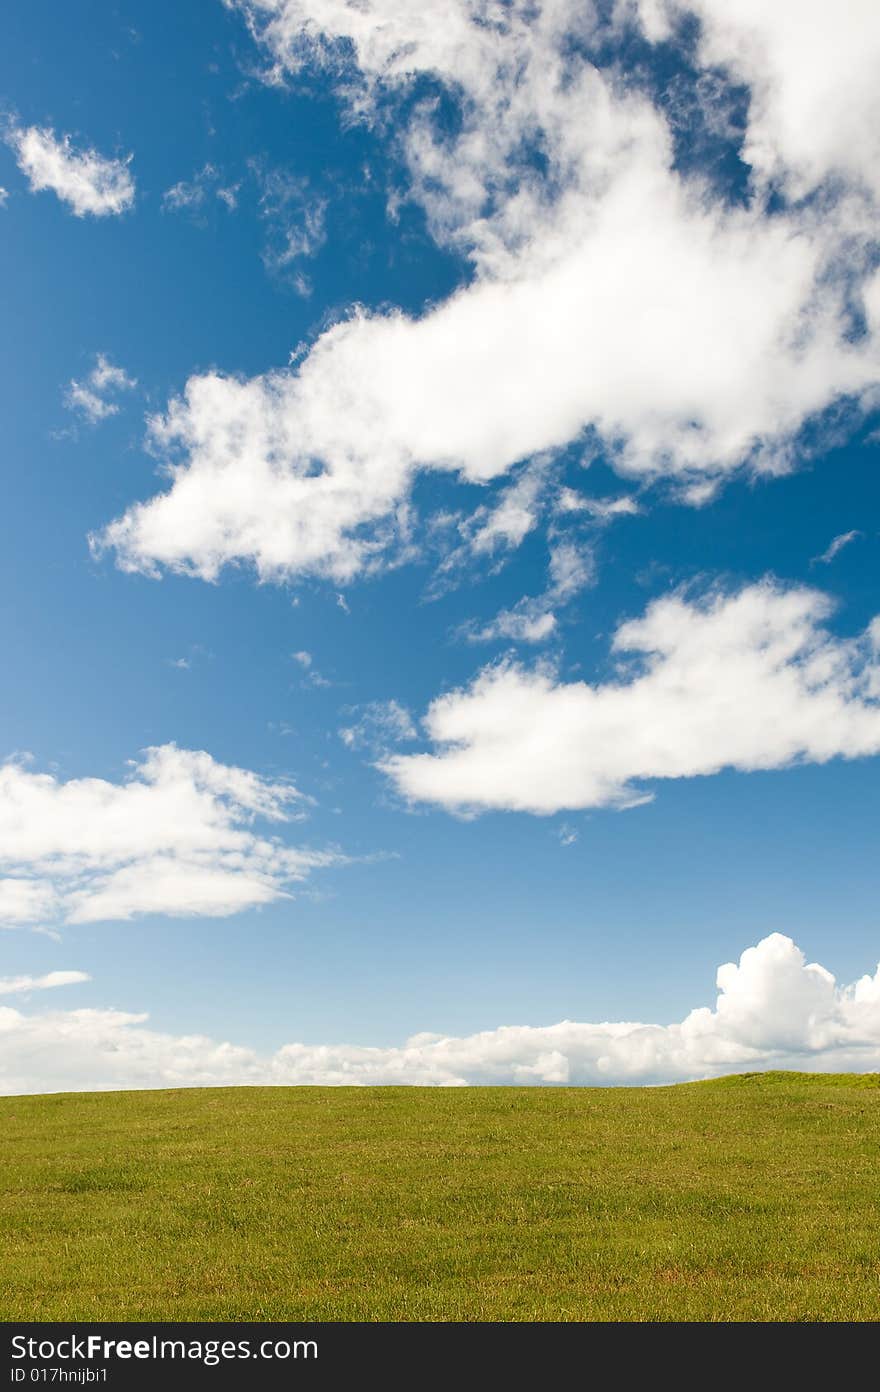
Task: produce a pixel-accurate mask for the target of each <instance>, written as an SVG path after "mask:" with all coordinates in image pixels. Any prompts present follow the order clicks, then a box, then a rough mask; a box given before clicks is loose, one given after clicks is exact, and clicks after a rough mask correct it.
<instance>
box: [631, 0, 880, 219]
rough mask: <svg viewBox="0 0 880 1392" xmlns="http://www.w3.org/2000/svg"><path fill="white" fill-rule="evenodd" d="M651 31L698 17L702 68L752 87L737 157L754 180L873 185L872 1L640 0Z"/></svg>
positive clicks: (878, 133)
mask: <svg viewBox="0 0 880 1392" xmlns="http://www.w3.org/2000/svg"><path fill="white" fill-rule="evenodd" d="M639 8H640V10H641V13H642V17H643V20H644V23H645V27H646V30H647V32H648V33H649V35H650V36H651V37H653V38H655V39H657V38H664V37H668V36H669V32H670V29H669V21H670V18H672V17H674V16H675V15H676V14H680V13H682V12H690V13H691V14H694V15H696V16H697V17H698V19H699V20H700V21H701V26H702V27H701V39H700V44H699V56H700V60H701V62H702V64H703V66H704V67H707V68H711V67H720V68H726V69H727V70H729V72H730V73H731V74H732V75H733V77H734V78H735V79H736V80H737V81H739V82H742V83H745V84H746V85H747V86H748V88H749V90H750V102H749V114H748V129H747V134H746V140H745V145H744V148H743V158H744V159H745V160H746V161H747V163H748V164H749V165H751V167H752V170H753V173H754V176H755V177H756V178H758V179H760V180H761V181H768V182H769V181H771V180H776V181H780V182H781V183H782V184H783V185H784V187H785V188H786V191H787V192H788V193H789V194H790V195H791V196H792V197H796V198H797V197H803V196H804V195H805V194H807V193H808V192H809V191H810V190H811V189H814V188H815V187H816V186H817V185H818V184H820V183H822V182H823V181H824V180H827V179H828V178H829V177H831V176H836V177H838V178H840V177H843V178H849V179H851V180H854V181H858V182H864V184H865V185H867V187H869V188H870V189H872V190H873V192H874V193H880V85H878V82H877V69H878V65H880V10H878V8H877V6H876V4H874V0H847V4H846V5H845V6H841V7H839V8H838V9H835V8H833V7H831V6H829V5H828V4H826V3H825V0H774V3H773V4H766V3H764V0H639Z"/></svg>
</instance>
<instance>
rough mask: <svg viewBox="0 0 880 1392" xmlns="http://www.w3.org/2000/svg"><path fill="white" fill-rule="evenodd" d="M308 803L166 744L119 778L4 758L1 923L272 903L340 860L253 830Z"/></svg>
mask: <svg viewBox="0 0 880 1392" xmlns="http://www.w3.org/2000/svg"><path fill="white" fill-rule="evenodd" d="M307 801H308V800H307V799H305V798H304V797H303V796H302V794H300V793H299V792H298V791H297V789H296V788H295V787H294V786H293V785H292V784H291V783H287V782H280V781H275V782H271V781H269V780H268V779H265V778H261V777H260V776H259V775H258V774H255V773H252V772H250V771H249V770H247V769H241V768H235V767H232V766H229V765H226V764H221V763H218V762H217V761H216V760H214V759H212V758H211V756H210V755H209V754H206V753H204V752H203V751H195V750H187V749H178V748H177V747H176V746H175V745H173V744H167V745H161V746H159V747H157V748H153V749H148V750H147V751H145V753H144V755H143V756H142V757H141V759H140V760H139V761H138V762H135V763H133V764H132V765H131V768H130V771H129V775H128V777H127V779H126V780H125V781H124V782H121V783H112V782H109V781H107V780H105V779H101V778H78V779H70V780H68V781H66V782H64V781H61V780H59V779H57V778H55V777H53V776H51V775H50V774H41V773H35V772H32V771H31V770H30V769H29V768H27V767H25V766H23V765H22V764H20V763H7V764H5V765H3V766H2V767H0V876H2V875H5V878H0V926H2V925H4V924H5V925H7V926H26V925H28V924H34V923H41V924H46V923H49V924H52V925H58V924H62V923H93V922H97V921H104V920H108V919H129V918H132V917H135V916H136V915H141V914H168V915H175V916H187V915H189V916H201V917H205V916H207V917H220V916H225V915H228V914H232V913H237V912H239V911H240V910H242V909H246V908H253V907H256V906H258V905H260V904H269V903H272V902H273V901H274V900H277V899H279V898H282V897H285V896H286V895H287V894H288V893H289V891H290V887H291V885H293V884H294V883H296V882H298V881H302V880H304V879H306V878H307V876H308V875H309V874H310V873H311V872H312V871H313V870H315V869H317V868H319V867H322V866H330V865H334V864H339V863H342V862H343V860H344V857H342V856H341V855H340V854H339V853H337V852H335V851H315V850H312V849H310V848H307V847H295V846H291V845H288V844H286V843H285V842H283V841H282V840H281V839H280V838H279V837H278V836H277V835H269V834H266V833H264V832H259V831H256V830H254V829H253V823H254V822H255V821H258V820H262V821H264V822H267V823H270V824H271V823H274V824H276V825H283V824H286V823H289V822H291V821H292V820H296V819H297V818H298V817H300V816H301V815H302V809H303V807H304V806H305V805H306V803H307Z"/></svg>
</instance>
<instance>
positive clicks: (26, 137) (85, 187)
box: [6, 125, 135, 217]
mask: <svg viewBox="0 0 880 1392" xmlns="http://www.w3.org/2000/svg"><path fill="white" fill-rule="evenodd" d="M6 141H7V143H8V144H9V145H10V146H11V148H12V150H13V151H14V153H15V157H16V160H17V162H18V167H19V169H20V170H21V171H22V173H23V174H24V175H25V177H26V178H27V180H28V182H29V184H30V186H31V192H32V193H42V192H43V191H44V190H46V189H49V190H51V191H52V192H53V193H55V194H57V196H58V197H59V198H60V199H61V201H62V203H66V204H67V205H68V207H69V208H70V209H71V211H72V212H73V213H74V214H75V215H76V217H113V216H116V215H118V214H119V213H124V212H126V211H127V210H128V209H129V208H131V207H132V206H133V204H134V197H135V184H134V179H133V178H132V174H131V170H130V169H129V160H128V159H108V158H106V157H105V156H104V155H101V154H99V153H98V151H97V150H94V149H91V148H90V147H85V148H83V149H77V148H76V147H75V146H74V145H73V143H72V141H71V138H70V136H69V135H63V136H61V137H60V138H59V137H58V136H56V135H55V132H54V131H53V130H50V129H49V128H47V127H40V126H26V127H22V126H18V125H12V126H10V128H9V129H8V130H7V132H6Z"/></svg>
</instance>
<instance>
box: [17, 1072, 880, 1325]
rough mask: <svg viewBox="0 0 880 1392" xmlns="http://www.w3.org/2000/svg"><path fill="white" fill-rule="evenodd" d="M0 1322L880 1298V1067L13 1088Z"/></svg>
mask: <svg viewBox="0 0 880 1392" xmlns="http://www.w3.org/2000/svg"><path fill="white" fill-rule="evenodd" d="M0 1136H2V1147H0V1152H2V1165H0V1224H2V1227H0V1265H2V1279H0V1317H2V1318H3V1319H4V1320H14V1319H36V1320H49V1319H55V1320H86V1319H108V1320H110V1319H112V1320H129V1319H130V1320H135V1319H140V1320H159V1319H180V1320H191V1319H213V1320H262V1319H266V1320H272V1319H293V1320H310V1319H325V1320H360V1321H363V1320H592V1319H599V1320H668V1319H710V1320H742V1319H760V1320H875V1319H877V1318H878V1317H880V1075H877V1074H873V1075H870V1076H852V1075H848V1076H828V1075H824V1076H809V1075H805V1074H793V1073H789V1074H781V1073H777V1074H763V1075H751V1076H749V1075H745V1076H742V1077H733V1078H726V1079H723V1080H721V1081H719V1082H712V1083H695V1084H689V1085H686V1086H679V1087H670V1088H651V1089H648V1088H628V1089H612V1088H609V1089H598V1088H596V1089H580V1088H578V1089H575V1088H563V1089H555V1088H474V1089H451V1090H445V1089H437V1090H432V1089H424V1088H365V1089H357V1088H344V1089H336V1088H236V1089H213V1088H212V1089H199V1090H181V1091H174V1092H127V1093H88V1094H65V1095H55V1096H48V1097H14V1098H3V1099H0Z"/></svg>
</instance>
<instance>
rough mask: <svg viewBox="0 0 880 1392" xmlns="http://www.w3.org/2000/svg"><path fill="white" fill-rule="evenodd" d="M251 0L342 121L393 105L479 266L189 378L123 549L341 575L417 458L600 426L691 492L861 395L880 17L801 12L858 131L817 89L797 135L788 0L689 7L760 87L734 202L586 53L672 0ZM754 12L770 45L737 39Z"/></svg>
mask: <svg viewBox="0 0 880 1392" xmlns="http://www.w3.org/2000/svg"><path fill="white" fill-rule="evenodd" d="M237 8H239V9H242V10H243V11H244V12H245V13H246V15H247V17H248V19H249V22H250V24H251V27H252V30H253V32H254V34H255V35H256V37H257V39H258V40H259V42H260V44H261V45H262V47H263V50H264V52H266V53H267V54H268V55H269V57H270V60H271V65H272V71H273V75H275V76H278V75H279V74H281V75H283V74H285V73H289V72H293V71H296V70H297V69H298V68H299V67H301V66H302V65H303V64H304V63H306V62H309V63H320V64H323V65H324V66H325V67H326V69H327V70H328V71H329V72H330V73H331V74H332V75H334V76H335V77H337V78H338V81H339V88H340V92H341V93H342V95H343V97H344V99H345V100H347V101H349V102H350V103H351V104H352V105H353V108H354V111H355V113H356V114H357V115H358V116H360V117H362V118H364V119H370V118H371V117H372V116H373V115H375V114H377V113H382V112H384V111H385V110H386V109H387V108H388V107H389V105H390V106H391V108H392V109H394V110H395V111H396V112H397V114H398V116H399V117H400V119H399V120H398V121H397V122H396V123H395V128H396V129H398V130H401V131H402V132H403V134H402V135H401V137H400V139H401V141H402V147H401V154H402V159H403V165H404V169H405V175H404V177H405V179H406V183H407V191H408V194H409V196H411V197H412V198H414V199H416V200H418V201H420V202H421V204H422V206H423V208H424V210H425V212H426V214H427V217H428V225H429V227H430V229H431V231H432V232H433V235H434V236H435V237H436V238H437V239H438V240H439V241H442V242H444V243H447V244H449V245H451V246H452V247H453V248H455V249H456V250H457V251H458V252H460V254H461V255H462V256H463V257H464V258H466V259H467V260H469V261H470V264H471V278H470V281H469V283H468V284H467V285H466V286H465V287H463V288H462V289H461V290H459V291H458V292H457V293H456V294H454V295H452V296H451V297H450V298H449V299H448V300H447V301H446V302H444V303H442V304H440V305H439V306H436V307H432V308H430V309H428V310H427V311H426V312H425V313H423V314H421V315H415V316H414V315H407V314H404V313H400V312H393V311H391V312H382V313H366V312H357V313H353V314H352V315H351V316H350V317H349V318H348V319H347V320H345V321H344V322H342V323H338V324H336V325H335V326H333V327H332V328H330V329H328V330H327V331H326V332H325V333H324V334H322V335H321V336H320V337H319V339H318V340H317V342H316V343H315V345H314V346H313V348H312V349H311V351H310V352H309V353H308V354H307V355H306V357H305V359H304V360H303V361H302V362H300V363H299V364H298V365H296V366H295V367H293V368H291V369H289V370H285V371H272V372H269V373H267V374H265V375H262V376H259V377H256V378H253V379H251V380H247V381H243V380H239V379H236V378H231V377H228V376H224V375H223V374H222V373H212V374H209V375H201V376H196V377H193V378H192V379H191V380H190V381H189V382H188V383H187V385H186V388H185V391H184V393H183V395H182V396H181V397H180V398H179V399H176V400H174V401H172V403H171V404H170V406H169V409H168V411H167V413H166V414H165V415H164V416H162V417H160V418H158V419H156V420H155V421H154V423H153V430H152V433H153V443H154V444H156V445H158V446H159V447H160V448H165V449H167V451H168V454H169V464H170V468H171V486H170V488H168V489H167V490H165V491H164V492H160V493H158V494H157V495H156V496H155V497H153V498H151V499H148V500H146V501H145V502H142V503H139V504H135V505H133V506H132V507H131V508H129V510H128V511H127V512H126V513H125V514H124V515H123V516H122V517H121V518H119V519H117V520H116V521H115V522H113V523H112V524H111V525H110V526H109V527H108V528H107V529H106V530H105V531H104V533H103V534H102V536H101V537H100V538H98V543H99V544H103V545H106V546H109V547H111V548H113V549H114V550H115V552H116V554H117V556H118V559H119V562H120V564H121V565H122V566H123V567H125V568H127V569H134V570H141V571H146V572H148V573H155V572H156V571H157V570H159V569H160V568H161V567H168V568H170V569H173V570H178V571H184V572H188V573H192V574H196V575H200V576H203V577H205V578H213V577H214V576H215V575H216V574H217V572H218V570H219V569H220V568H221V567H222V566H224V565H226V564H229V563H244V564H249V565H252V566H254V567H255V568H256V570H257V572H258V574H259V575H260V577H261V578H264V579H267V578H268V579H271V578H280V577H289V576H292V575H296V574H297V573H301V572H308V571H311V572H315V573H323V574H328V575H331V576H334V577H336V578H337V579H342V580H344V579H348V578H349V577H350V576H352V575H353V574H355V573H356V572H357V571H359V570H361V569H363V568H364V567H365V566H368V565H370V564H375V563H376V560H377V557H379V556H381V555H382V553H383V551H384V550H385V548H387V547H388V545H389V544H390V543H391V542H393V540H394V538H395V537H396V536H398V535H399V532H400V527H401V512H402V510H403V509H405V503H406V499H407V497H408V495H409V491H410V488H411V485H412V482H413V478H414V475H415V473H416V472H417V471H418V470H446V471H452V472H453V473H455V474H456V475H457V476H459V477H460V478H462V479H464V480H468V481H471V482H478V483H484V484H485V483H491V482H492V481H493V480H497V479H500V478H502V477H503V476H504V475H505V474H506V473H507V472H508V471H509V470H511V469H512V468H513V467H514V466H515V465H517V464H518V463H520V462H521V461H523V460H526V459H529V458H531V457H533V456H535V455H536V454H540V453H541V452H552V451H556V450H558V449H560V448H561V447H563V446H566V445H568V444H570V443H571V442H572V441H575V440H577V438H578V437H579V436H580V435H581V434H582V432H584V431H585V430H587V429H589V430H591V431H592V432H594V434H595V435H596V436H597V437H598V439H599V441H600V443H601V446H602V448H603V449H604V450H605V452H606V453H607V454H608V455H609V457H610V458H611V459H612V461H613V462H614V464H615V466H616V467H617V468H618V470H619V471H620V472H621V473H622V474H625V475H628V476H633V477H639V478H642V479H647V480H651V479H656V478H671V479H672V480H674V481H675V484H676V486H677V487H678V488H679V489H680V490H681V491H682V492H683V494H684V495H685V496H688V497H689V498H690V499H691V501H694V502H699V501H703V500H705V498H706V497H707V496H709V495H710V494H711V491H712V488H713V487H714V486H716V485H717V483H718V481H720V480H723V479H724V478H725V477H726V476H728V475H730V474H731V472H733V471H736V470H739V469H742V468H744V467H745V468H749V469H751V470H752V471H757V472H761V471H764V472H768V471H769V472H774V471H780V470H785V469H788V468H791V467H792V466H793V464H794V462H795V456H794V453H793V442H794V441H795V440H796V439H797V438H798V435H799V432H800V431H801V430H802V428H803V426H804V424H805V423H807V422H811V421H815V420H816V419H817V418H820V417H821V415H822V413H823V412H824V411H825V410H826V408H828V407H829V406H830V405H831V404H832V403H834V402H836V401H838V400H840V399H841V398H847V399H849V400H851V401H854V402H860V401H861V402H865V401H867V400H868V399H869V397H868V394H869V393H870V391H871V389H872V387H873V386H875V385H876V383H877V381H878V379H880V278H878V276H877V274H876V272H874V271H873V270H872V261H871V255H870V248H871V245H872V239H873V238H874V236H875V227H876V220H875V219H874V217H873V203H872V197H873V190H872V188H871V187H870V186H869V184H868V183H867V182H866V179H865V178H864V177H862V173H860V170H861V168H862V162H863V156H862V154H857V153H855V152H858V151H865V150H868V149H872V148H873V144H872V142H873V143H876V138H877V137H876V130H877V122H876V119H875V115H876V95H875V92H874V84H873V83H870V82H864V83H863V82H861V81H860V80H859V81H856V82H855V83H853V82H852V81H851V69H852V64H851V59H852V52H853V50H855V49H860V50H862V52H861V53H860V58H859V66H858V72H859V73H862V72H866V71H869V70H870V67H869V65H871V66H873V63H874V60H873V57H869V55H872V54H873V53H874V50H875V47H876V45H875V30H876V29H877V28H878V23H877V20H876V16H875V17H874V18H872V19H871V21H870V23H866V25H865V33H864V35H863V34H862V26H861V24H860V21H859V13H860V10H861V7H860V6H857V7H856V10H857V11H859V13H852V12H851V11H850V10H847V11H846V12H838V11H834V12H832V10H830V9H829V8H828V7H827V6H820V5H819V4H818V0H816V3H811V4H809V5H807V6H806V8H807V10H808V11H809V23H808V26H807V28H808V31H809V51H810V54H812V55H815V54H816V53H818V52H820V51H821V54H822V63H823V65H824V69H825V70H826V71H824V72H823V85H822V89H821V90H822V92H827V91H829V90H830V89H831V88H833V91H834V93H836V94H837V95H836V97H835V100H837V99H838V98H839V99H840V101H843V100H844V96H843V94H845V102H846V127H845V129H846V131H847V132H848V136H847V138H846V139H843V138H840V139H838V138H837V137H836V136H835V137H833V138H831V137H828V136H827V134H826V132H827V129H828V127H829V125H831V124H833V123H831V122H829V120H828V119H827V112H826V111H825V109H824V107H823V104H822V103H823V100H824V98H823V97H822V95H821V93H820V94H819V95H818V96H816V95H815V93H811V94H810V95H809V97H808V98H807V97H805V98H804V100H808V101H809V102H814V103H815V110H816V112H817V113H818V114H817V115H816V119H815V120H808V121H801V120H800V118H798V121H797V122H795V124H796V125H797V129H798V131H799V132H801V136H800V139H801V140H802V141H803V142H806V145H805V148H804V149H802V148H800V147H799V146H796V142H795V141H794V139H793V138H789V136H788V134H787V132H788V131H789V127H790V125H791V124H792V120H793V118H791V117H790V116H786V115H785V113H786V112H787V111H788V109H789V106H790V105H791V104H792V103H795V105H796V101H795V95H792V94H793V93H794V92H795V87H796V74H797V73H798V72H799V71H800V70H799V69H798V66H797V63H798V55H799V53H800V42H801V20H800V16H801V10H800V7H798V9H797V11H795V10H794V9H792V7H791V6H790V5H782V6H778V7H770V8H771V9H772V10H773V18H768V19H763V20H762V19H761V18H760V7H758V6H757V4H753V5H749V4H747V3H745V0H743V3H741V4H735V5H732V6H730V7H724V6H721V4H720V3H718V4H709V3H708V0H706V3H704V4H702V5H697V4H696V3H695V5H694V6H693V7H692V8H695V9H697V10H699V11H700V13H701V16H702V18H703V20H704V30H703V34H704V37H703V40H702V41H701V44H700V45H699V46H698V48H697V51H696V55H691V61H694V62H696V63H697V64H698V65H699V64H700V63H702V64H704V65H706V66H707V67H711V69H712V71H715V70H716V69H717V68H718V65H719V64H721V65H724V64H726V65H727V66H726V68H725V69H724V70H725V71H727V70H728V69H729V72H730V81H731V82H733V81H740V82H748V83H751V84H753V101H752V105H751V107H750V113H751V122H752V124H751V125H749V127H748V130H747V134H746V137H745V139H744V143H742V147H741V149H740V151H739V153H740V154H741V156H742V158H743V159H746V160H749V159H751V160H752V161H753V172H754V177H753V179H752V182H751V184H750V185H749V192H748V196H747V197H739V198H731V197H725V196H722V195H721V194H719V193H718V191H717V190H714V189H713V186H711V185H710V183H709V182H708V181H706V180H705V179H703V178H702V177H701V175H700V173H699V172H693V171H691V172H690V173H688V174H684V173H683V172H682V170H681V168H680V165H679V164H678V163H677V162H676V155H675V140H674V137H673V132H672V130H671V127H670V125H669V122H668V120H667V113H665V112H664V110H662V109H661V107H660V106H659V105H655V104H654V102H653V101H652V99H651V95H650V93H649V92H647V91H641V90H638V89H637V88H635V87H633V86H632V85H630V86H629V87H627V86H626V85H625V84H624V82H623V81H622V80H621V77H620V73H619V70H618V67H617V66H615V64H614V63H612V64H611V65H610V66H609V65H608V64H607V63H606V64H605V66H603V67H601V68H600V67H598V66H596V65H595V64H594V63H593V62H591V61H590V57H589V55H590V54H591V53H593V54H595V53H597V52H598V51H599V48H598V45H599V43H600V40H601V42H602V44H603V45H604V46H605V49H604V50H603V51H608V44H609V43H610V44H611V50H610V51H612V52H613V51H614V43H615V42H616V43H618V44H619V43H620V41H621V34H622V33H623V27H625V25H626V24H627V23H631V24H634V23H636V22H637V21H638V20H639V18H640V17H641V20H642V21H643V27H644V29H645V32H646V33H647V34H648V36H649V37H651V38H653V39H656V40H658V41H659V39H660V38H661V37H663V36H664V35H665V34H667V31H668V32H674V31H672V30H669V25H668V22H667V19H668V16H667V10H669V11H670V12H671V10H672V8H673V7H671V6H661V5H660V4H659V0H658V3H657V4H655V5H653V6H652V7H648V6H643V7H642V9H641V10H639V9H638V8H637V7H634V6H633V5H628V4H622V5H620V6H619V7H618V8H617V12H616V14H617V18H616V20H615V22H614V24H612V25H611V27H610V28H609V26H608V21H607V18H605V19H602V20H600V19H599V17H598V16H597V12H596V11H594V9H593V7H592V6H591V5H589V4H583V3H580V2H579V3H575V0H545V2H544V3H543V4H541V5H537V6H536V5H533V4H532V3H531V0H529V3H519V0H517V3H514V4H510V5H501V4H493V3H490V0H448V3H444V5H443V6H442V16H441V15H440V14H439V13H438V11H437V8H436V7H435V6H431V5H427V6H421V7H418V6H415V7H414V6H412V5H409V4H405V3H401V0H364V3H362V4H358V5H350V4H347V3H344V0H240V3H239V4H238V5H237ZM728 15H729V16H730V18H729V19H728V18H727V16H728ZM750 16H751V18H752V19H754V25H753V28H754V30H755V33H756V34H757V36H758V37H757V38H754V36H753V37H752V38H748V36H747V37H745V38H744V37H743V35H744V34H746V31H747V30H748V25H747V20H748V21H749V22H751V19H750V18H749V17H750ZM441 19H442V22H440V21H441ZM622 26H623V27H622ZM765 31H766V32H765ZM841 31H844V33H845V38H844V39H843V40H842V41H841V42H840V43H838V42H837V37H838V36H839V34H840V32H841ZM748 33H749V34H751V33H752V31H751V30H748ZM792 35H793V36H794V37H793V38H792ZM765 39H766V40H767V45H768V46H767V48H766V52H765V50H764V48H763V47H762V45H763V44H764V41H765ZM771 40H772V42H771ZM790 40H791V42H789V41H790ZM806 43H807V40H806V39H804V44H806ZM618 51H619V50H618ZM811 61H812V60H811ZM809 71H812V69H811V68H809V66H808V73H809ZM417 80H418V82H421V83H422V87H421V88H419V87H417V85H416V83H417ZM805 81H806V80H805ZM425 84H427V86H425ZM797 90H798V91H800V88H798V89H797ZM420 92H422V93H423V95H421V96H420V95H419V93H420ZM440 92H444V93H445V94H446V95H447V97H448V98H449V100H451V101H453V102H454V103H455V104H456V107H457V119H456V121H455V122H454V123H450V122H449V121H443V120H441V119H440V118H439V117H438V115H437V112H438V109H439V107H438V102H437V100H436V97H437V95H438V94H439V93H440ZM812 109H813V108H812V107H811V110H812ZM835 109H836V108H835ZM762 113H763V114H762ZM774 113H775V114H774ZM780 113H782V114H780ZM732 148H733V147H732ZM759 150H760V151H764V155H763V156H762V160H763V162H761V161H760V160H759V159H758V153H756V152H758V151H759ZM866 158H867V156H865V159H866ZM854 161H855V163H854ZM780 170H781V171H783V174H784V175H785V177H784V178H783V176H782V174H780V173H779V171H780ZM774 171H775V172H774ZM831 174H833V175H834V179H831V177H830V176H831ZM771 175H772V177H771ZM819 183H821V185H822V190H823V191H822V196H821V197H819V196H818V195H816V196H815V197H804V193H805V191H806V192H811V193H815V190H816V187H817V186H818V184H819ZM771 192H772V196H773V197H775V198H776V199H777V204H778V206H777V205H774V206H773V209H772V212H771V211H770V210H769V208H768V200H769V198H770V197H771ZM795 195H797V197H795ZM780 199H781V201H780ZM646 209H649V210H650V216H648V217H646V216H645V210H646Z"/></svg>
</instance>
